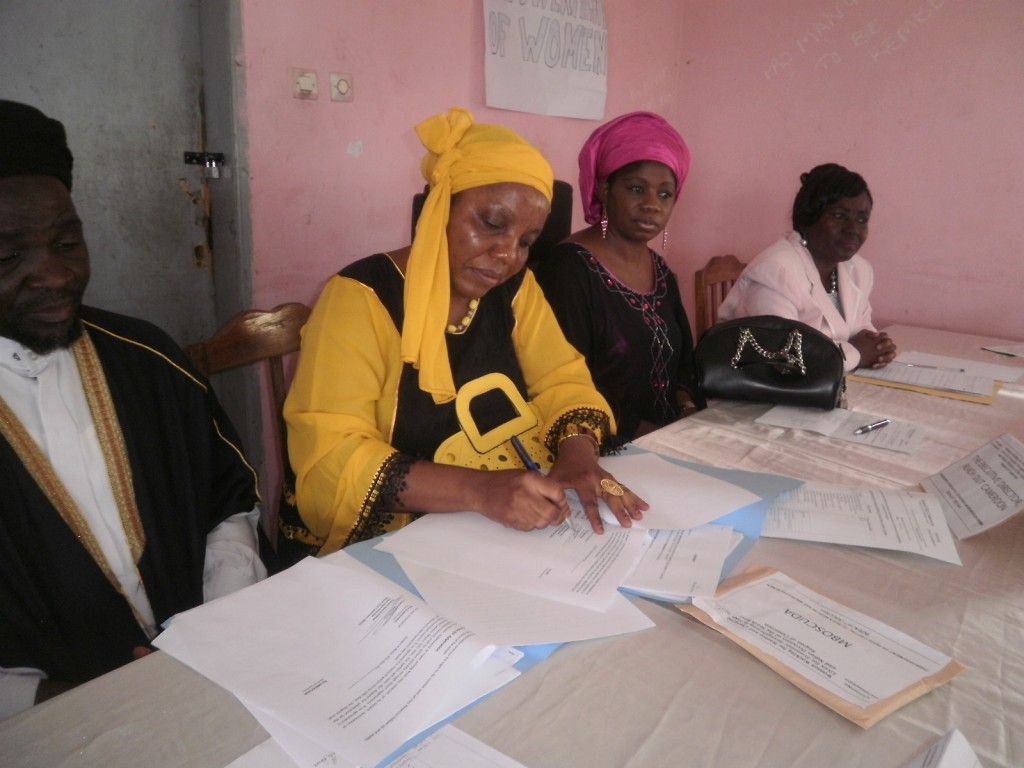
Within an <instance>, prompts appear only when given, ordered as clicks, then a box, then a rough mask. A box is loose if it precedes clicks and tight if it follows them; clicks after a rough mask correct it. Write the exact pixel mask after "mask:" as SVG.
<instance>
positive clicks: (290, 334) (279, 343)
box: [185, 302, 310, 468]
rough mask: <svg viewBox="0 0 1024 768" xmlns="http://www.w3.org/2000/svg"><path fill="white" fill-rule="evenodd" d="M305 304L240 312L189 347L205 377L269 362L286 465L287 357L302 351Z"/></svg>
mask: <svg viewBox="0 0 1024 768" xmlns="http://www.w3.org/2000/svg"><path fill="white" fill-rule="evenodd" d="M309 312H310V309H309V307H307V306H306V305H305V304H300V303H298V302H292V303H289V304H281V305H279V306H277V307H274V308H273V309H271V310H269V311H261V310H258V309H251V310H246V311H244V312H239V313H238V314H237V315H235V316H234V317H233V318H231V319H230V320H229V321H228V322H227V323H226V324H225V325H224V326H223V327H222V328H221V329H220V330H219V331H217V332H216V333H215V334H214V335H213V336H211V337H210V338H208V339H206V340H204V341H199V342H196V343H195V344H191V345H189V346H187V347H185V353H186V354H187V355H188V356H189V359H191V360H192V364H193V365H195V367H196V368H198V369H199V371H200V372H201V373H203V374H204V375H205V376H211V375H212V374H215V373H220V372H221V371H227V370H230V369H232V368H239V367H241V366H243V365H251V364H253V363H260V362H262V363H265V364H266V366H267V368H268V371H269V374H270V391H271V399H272V402H273V407H274V413H275V414H276V423H275V425H274V432H275V434H274V441H275V444H276V446H277V449H278V455H279V456H280V459H281V461H282V462H284V463H283V464H282V468H284V467H287V466H288V445H287V442H286V440H285V426H284V413H283V408H284V398H285V395H286V394H287V393H288V390H287V386H286V384H285V375H284V357H285V355H288V354H291V353H292V352H298V351H299V331H300V330H301V329H302V326H303V325H305V323H306V320H307V319H308V318H309Z"/></svg>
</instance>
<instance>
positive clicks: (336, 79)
mask: <svg viewBox="0 0 1024 768" xmlns="http://www.w3.org/2000/svg"><path fill="white" fill-rule="evenodd" d="M354 96H355V86H354V85H353V84H352V75H348V74H344V73H342V72H331V101H352V99H353V97H354Z"/></svg>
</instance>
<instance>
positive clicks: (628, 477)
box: [601, 453, 761, 531]
mask: <svg viewBox="0 0 1024 768" xmlns="http://www.w3.org/2000/svg"><path fill="white" fill-rule="evenodd" d="M601 466H602V467H603V468H604V469H606V470H608V471H609V472H611V473H612V476H613V477H615V479H616V480H618V481H619V482H620V483H622V484H623V485H624V486H626V487H627V488H629V489H630V490H631V491H633V493H635V494H636V495H637V496H639V497H640V498H642V499H643V500H644V501H646V502H647V503H648V504H650V505H651V508H650V509H648V510H646V511H645V512H644V517H643V520H641V521H640V524H641V525H642V526H643V527H644V528H653V529H658V530H663V531H681V530H685V529H687V528H696V527H697V526H700V525H704V523H710V522H711V521H712V520H717V519H718V518H720V517H722V516H723V515H727V514H729V513H730V512H735V511H736V510H737V509H741V508H742V507H745V506H747V505H749V504H753V503H754V502H757V501H760V500H761V497H760V496H758V495H757V494H754V493H751V492H750V491H748V490H747V489H745V488H743V487H741V486H739V485H735V484H733V483H730V482H727V481H725V480H720V479H718V478H716V477H712V476H710V475H707V474H705V473H703V472H695V471H693V470H692V469H687V468H686V467H682V466H680V465H679V464H677V463H675V462H672V461H668V460H667V459H665V458H663V457H661V456H659V455H658V454H656V453H627V454H623V455H621V456H605V457H603V458H602V459H601ZM602 519H605V520H606V522H611V523H612V524H614V525H618V523H617V522H615V518H614V517H612V516H611V512H610V511H608V512H606V513H604V514H602Z"/></svg>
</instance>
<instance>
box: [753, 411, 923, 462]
mask: <svg viewBox="0 0 1024 768" xmlns="http://www.w3.org/2000/svg"><path fill="white" fill-rule="evenodd" d="M883 418H884V417H882V416H873V415H872V414H870V413H861V412H860V411H847V410H843V409H842V408H834V409H832V410H831V411H822V410H820V409H818V408H798V407H796V406H792V405H776V406H774V407H772V408H770V409H769V410H768V411H766V412H765V413H764V414H763V415H762V416H760V417H759V418H757V419H755V420H754V423H755V424H766V425H768V426H771V427H785V428H786V429H804V430H806V431H808V432H816V433H817V434H819V435H825V437H831V438H833V439H835V440H845V441H847V442H849V443H860V444H862V445H872V446H874V447H875V448H886V449H888V450H890V451H899V452H900V453H910V454H912V453H914V451H916V450H917V448H918V446H920V445H921V441H922V440H924V435H925V432H924V430H923V429H922V428H921V427H919V426H917V425H916V424H914V423H912V422H909V421H897V420H895V419H892V420H890V421H889V423H888V424H886V425H885V426H884V427H882V428H881V429H873V430H871V431H870V432H865V433H864V434H862V435H856V434H854V432H856V431H857V430H858V429H860V428H861V427H865V426H867V425H868V424H874V423H876V422H879V421H881V420H882V419H883Z"/></svg>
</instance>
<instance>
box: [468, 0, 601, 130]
mask: <svg viewBox="0 0 1024 768" xmlns="http://www.w3.org/2000/svg"><path fill="white" fill-rule="evenodd" d="M483 10H484V30H485V39H486V50H485V51H484V72H485V78H486V90H487V96H486V103H487V106H488V107H497V108H499V109H512V110H516V111H517V112H533V113H535V114H538V115H553V116H557V117H579V118H585V119H590V120H602V119H604V102H605V94H606V92H607V78H608V30H607V26H606V24H605V15H604V0H483Z"/></svg>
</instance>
